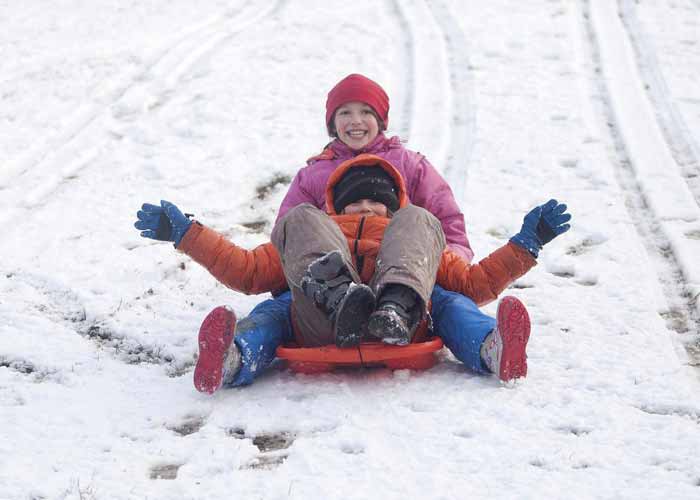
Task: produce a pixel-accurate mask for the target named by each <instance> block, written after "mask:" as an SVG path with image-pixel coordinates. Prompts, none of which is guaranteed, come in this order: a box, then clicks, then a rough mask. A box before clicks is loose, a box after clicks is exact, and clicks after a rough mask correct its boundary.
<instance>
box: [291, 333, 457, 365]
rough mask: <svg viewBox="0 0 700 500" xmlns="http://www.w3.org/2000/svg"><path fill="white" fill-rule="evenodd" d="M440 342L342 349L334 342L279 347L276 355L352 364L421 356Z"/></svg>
mask: <svg viewBox="0 0 700 500" xmlns="http://www.w3.org/2000/svg"><path fill="white" fill-rule="evenodd" d="M443 345H444V344H443V342H442V339H441V338H440V337H433V338H431V339H429V340H426V341H424V342H418V343H415V344H408V345H405V346H396V345H387V344H384V343H382V342H362V343H361V344H360V345H359V346H358V347H349V348H344V349H341V348H339V347H336V346H334V345H326V346H321V347H290V346H280V347H278V348H277V357H278V358H282V359H286V360H288V361H292V362H308V363H321V364H323V363H327V364H349V365H354V364H362V363H374V362H383V361H391V360H399V359H406V358H414V357H420V356H423V355H426V354H430V353H434V352H436V351H439V350H440V349H442V347H443ZM360 353H361V356H360Z"/></svg>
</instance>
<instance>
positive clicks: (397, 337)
mask: <svg viewBox="0 0 700 500" xmlns="http://www.w3.org/2000/svg"><path fill="white" fill-rule="evenodd" d="M417 306H418V297H417V295H416V293H415V292H414V291H413V290H411V289H410V288H409V287H407V286H404V285H396V284H392V285H388V286H387V287H386V288H385V289H384V291H383V292H382V294H381V297H380V299H379V303H378V305H377V310H376V311H374V312H373V313H372V315H371V316H370V318H369V324H368V325H367V328H368V331H369V334H370V335H372V336H373V337H376V338H378V339H381V341H382V342H384V343H385V344H393V345H406V344H408V343H410V342H411V336H412V335H413V332H414V330H415V329H416V326H418V315H417V314H416V311H418V309H417Z"/></svg>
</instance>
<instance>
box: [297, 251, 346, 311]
mask: <svg viewBox="0 0 700 500" xmlns="http://www.w3.org/2000/svg"><path fill="white" fill-rule="evenodd" d="M351 283H352V277H351V276H350V271H349V270H348V267H347V265H346V264H345V261H344V260H343V256H342V254H341V253H340V252H339V251H337V250H334V251H332V252H329V253H327V254H326V255H324V256H323V257H321V258H319V259H316V260H315V261H313V262H312V263H311V264H310V265H309V268H308V269H307V270H306V275H305V276H304V277H303V278H302V279H301V289H302V291H303V292H304V295H306V296H307V297H309V298H310V299H312V300H313V301H314V304H316V307H318V308H319V309H321V310H322V311H323V312H325V313H326V314H327V315H328V317H329V318H330V319H331V320H335V316H336V313H337V310H338V306H339V305H340V303H341V301H342V300H343V298H344V297H345V294H346V293H347V292H348V289H349V288H350V284H351Z"/></svg>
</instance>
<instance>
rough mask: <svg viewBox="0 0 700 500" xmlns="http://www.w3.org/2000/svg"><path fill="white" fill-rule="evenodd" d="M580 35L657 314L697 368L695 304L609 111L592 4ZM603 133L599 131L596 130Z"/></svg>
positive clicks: (699, 323) (699, 346) (585, 9)
mask: <svg viewBox="0 0 700 500" xmlns="http://www.w3.org/2000/svg"><path fill="white" fill-rule="evenodd" d="M582 23H583V32H584V33H585V35H586V37H587V38H588V50H589V54H588V55H587V56H588V58H589V60H590V61H591V63H592V64H591V66H592V68H593V74H591V75H589V79H590V81H592V82H593V85H594V86H595V87H596V89H597V91H598V93H599V95H600V97H601V102H600V106H599V111H600V116H601V120H604V122H605V123H606V124H607V128H608V132H609V136H608V142H609V143H610V144H611V145H612V147H613V149H614V152H615V157H614V158H613V159H612V163H613V164H614V165H615V166H616V177H617V179H618V182H619V183H620V185H621V187H622V188H623V189H624V192H625V196H626V199H625V204H626V206H627V209H628V210H627V211H628V213H629V215H630V218H631V220H632V221H633V223H634V225H635V228H636V230H637V232H638V234H639V236H640V239H641V240H642V242H644V245H645V247H646V249H647V253H648V254H649V256H650V257H651V259H652V260H653V261H654V264H655V267H656V271H657V277H658V280H659V282H660V283H661V286H662V288H663V291H664V295H665V296H666V298H667V300H668V306H669V310H668V311H665V312H663V313H662V316H663V317H664V319H665V320H666V323H667V326H668V327H669V329H671V330H673V331H676V332H677V333H679V334H682V336H684V337H686V338H688V337H692V340H691V341H686V340H685V339H682V340H681V342H682V343H683V344H684V347H685V349H686V352H687V353H688V357H689V364H691V365H693V366H700V343H699V342H698V334H699V333H700V315H699V313H698V310H697V308H696V307H695V306H694V299H695V297H693V295H692V292H691V291H690V287H689V286H688V282H687V279H686V277H685V275H684V272H683V269H682V265H681V263H680V262H679V259H678V257H677V256H676V255H675V254H674V251H673V247H672V245H671V242H670V239H669V237H668V235H667V228H666V227H665V224H664V220H663V219H662V218H660V217H659V214H657V213H655V210H654V208H653V206H652V203H650V201H649V195H648V194H647V192H645V188H644V186H643V185H642V184H641V183H640V177H639V175H640V173H639V171H638V166H637V165H635V163H634V160H633V158H632V154H631V153H630V145H629V144H628V143H627V142H626V140H625V138H624V137H623V134H622V131H621V125H620V122H619V119H618V118H617V117H616V114H615V110H614V104H613V103H614V100H615V99H616V98H618V99H619V98H620V96H616V95H614V94H613V92H612V91H611V89H610V88H609V84H607V83H606V79H605V78H603V77H602V76H601V75H602V74H603V73H604V72H603V66H604V64H603V61H602V57H601V48H600V43H599V41H598V40H599V36H598V34H597V32H596V29H595V27H594V23H593V21H592V19H591V6H590V3H589V2H588V1H584V2H583V4H582ZM601 129H604V127H601Z"/></svg>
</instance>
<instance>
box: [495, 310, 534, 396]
mask: <svg viewBox="0 0 700 500" xmlns="http://www.w3.org/2000/svg"><path fill="white" fill-rule="evenodd" d="M496 316H497V321H498V330H499V332H500V334H501V339H502V341H503V351H502V353H501V366H500V369H499V373H498V377H499V378H500V379H501V380H503V381H504V382H507V381H509V380H513V379H516V378H522V377H525V376H526V375H527V353H526V347H527V341H528V340H529V338H530V317H529V315H528V313H527V309H525V306H524V305H523V303H522V302H520V301H519V300H518V299H517V298H515V297H504V298H503V299H502V300H501V301H500V303H499V304H498V311H497V313H496Z"/></svg>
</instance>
